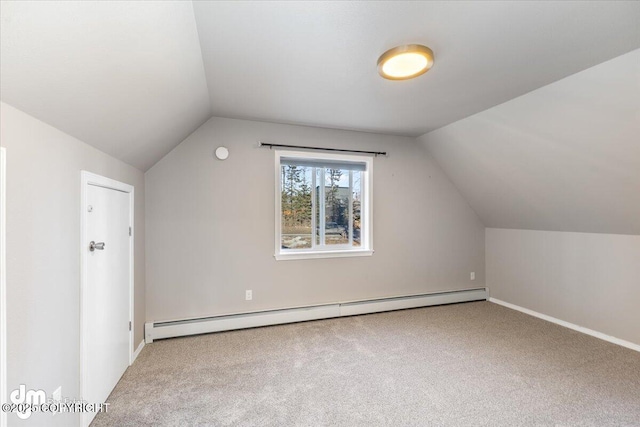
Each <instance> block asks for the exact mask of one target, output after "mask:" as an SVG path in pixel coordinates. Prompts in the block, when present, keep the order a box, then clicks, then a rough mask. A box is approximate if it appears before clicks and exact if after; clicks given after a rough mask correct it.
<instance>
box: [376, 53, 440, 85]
mask: <svg viewBox="0 0 640 427" xmlns="http://www.w3.org/2000/svg"><path fill="white" fill-rule="evenodd" d="M431 67H433V51H432V50H431V49H429V48H428V47H426V46H423V45H421V44H407V45H403V46H397V47H394V48H393V49H389V50H388V51H386V52H385V53H383V54H382V55H380V58H378V73H379V74H380V75H381V76H382V77H384V78H385V79H389V80H408V79H412V78H414V77H418V76H420V75H422V74H424V73H426V72H427V71H429V69H430V68H431Z"/></svg>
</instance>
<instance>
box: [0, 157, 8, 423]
mask: <svg viewBox="0 0 640 427" xmlns="http://www.w3.org/2000/svg"><path fill="white" fill-rule="evenodd" d="M6 203H7V150H6V149H5V148H4V147H0V378H1V379H0V403H3V404H4V403H7V241H6V233H7V222H6V221H7V220H6V217H7V209H6V206H7V204H6ZM6 425H7V413H6V412H5V411H0V426H1V427H5V426H6Z"/></svg>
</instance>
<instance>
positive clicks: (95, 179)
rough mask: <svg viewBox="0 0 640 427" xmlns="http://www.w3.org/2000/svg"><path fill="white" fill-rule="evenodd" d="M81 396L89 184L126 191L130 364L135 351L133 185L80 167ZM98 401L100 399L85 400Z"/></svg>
mask: <svg viewBox="0 0 640 427" xmlns="http://www.w3.org/2000/svg"><path fill="white" fill-rule="evenodd" d="M80 183H81V187H80V399H82V400H84V396H85V395H86V386H87V377H86V374H87V372H86V370H85V367H86V366H87V360H86V357H87V352H86V344H87V338H88V333H89V331H87V328H86V327H85V307H87V305H88V304H87V301H86V298H87V292H86V288H87V260H88V258H87V257H88V251H87V242H88V241H89V240H88V238H89V236H88V233H87V223H88V221H87V219H88V218H87V214H88V211H87V192H88V189H89V186H90V185H93V186H97V187H102V188H107V189H110V190H116V191H122V192H123V193H128V194H129V224H131V225H130V227H131V238H130V239H129V319H130V321H131V330H130V331H129V366H131V364H132V363H133V360H134V352H135V349H134V348H133V336H134V331H135V321H134V312H133V307H134V263H133V262H134V239H135V229H134V218H135V217H134V187H133V186H132V185H129V184H125V183H123V182H119V181H116V180H113V179H111V178H107V177H104V176H101V175H97V174H95V173H92V172H88V171H84V170H83V171H80ZM88 403H101V402H88ZM90 415H91V414H89V413H87V412H83V413H82V422H81V425H82V426H83V427H85V426H88V425H89V422H90V420H91V419H92V418H89V416H90Z"/></svg>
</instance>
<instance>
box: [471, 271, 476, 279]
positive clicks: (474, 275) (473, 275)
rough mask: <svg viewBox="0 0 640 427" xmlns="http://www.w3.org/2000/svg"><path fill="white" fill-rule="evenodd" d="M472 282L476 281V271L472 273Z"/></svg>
mask: <svg viewBox="0 0 640 427" xmlns="http://www.w3.org/2000/svg"><path fill="white" fill-rule="evenodd" d="M471 280H476V273H475V271H472V272H471Z"/></svg>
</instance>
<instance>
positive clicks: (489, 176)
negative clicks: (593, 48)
mask: <svg viewBox="0 0 640 427" xmlns="http://www.w3.org/2000/svg"><path fill="white" fill-rule="evenodd" d="M419 140H420V141H421V142H422V143H423V144H425V145H426V146H427V148H428V150H429V151H430V152H431V154H432V155H433V156H434V157H435V158H436V160H437V161H438V163H439V164H440V166H442V168H443V169H444V170H445V172H446V173H447V175H448V176H449V177H450V178H451V179H452V181H453V182H454V183H455V185H456V186H457V187H458V189H459V190H460V191H461V192H462V194H463V195H464V196H465V198H466V199H467V201H468V202H469V203H470V204H471V207H472V208H473V209H474V210H475V211H476V213H477V214H478V215H479V216H480V218H481V219H482V221H483V222H484V224H485V226H487V227H496V228H518V229H533V230H551V231H554V230H555V231H577V232H600V233H615V234H640V49H638V50H635V51H633V52H630V53H628V54H626V55H623V56H620V57H618V58H615V59H613V60H610V61H608V62H605V63H603V64H600V65H597V66H595V67H593V68H590V69H588V70H585V71H582V72H580V73H578V74H575V75H573V76H570V77H567V78H565V79H563V80H560V81H558V82H555V83H552V84H550V85H548V86H546V87H543V88H540V89H538V90H535V91H533V92H531V93H528V94H526V95H524V96H521V97H519V98H516V99H513V100H511V101H508V102H506V103H504V104H502V105H499V106H497V107H494V108H491V109H489V110H487V111H484V112H481V113H479V114H476V115H474V116H471V117H468V118H466V119H463V120H460V121H458V122H456V123H453V124H451V125H448V126H445V127H443V128H441V129H438V130H436V131H434V132H431V133H429V134H426V135H423V136H422V137H420V138H419Z"/></svg>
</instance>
